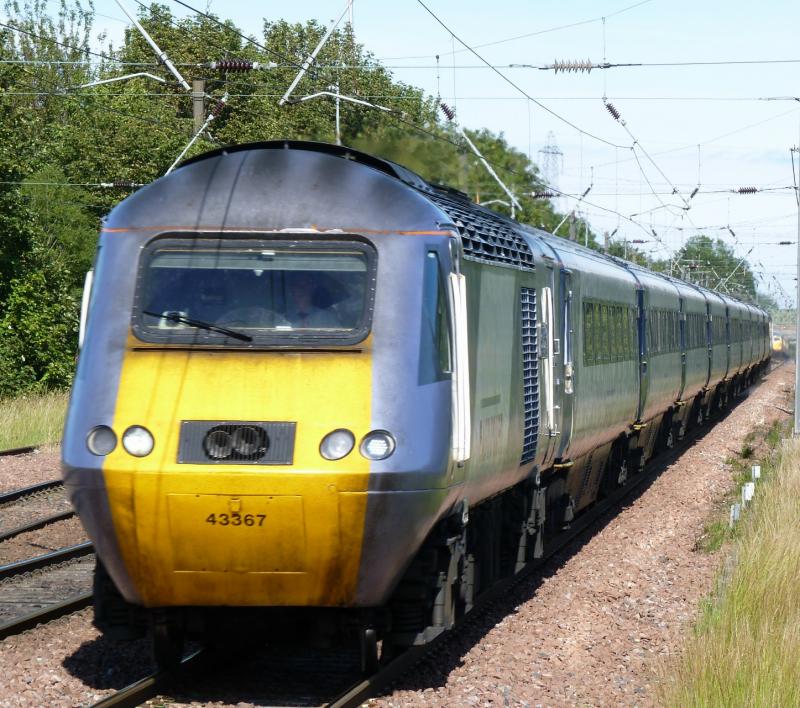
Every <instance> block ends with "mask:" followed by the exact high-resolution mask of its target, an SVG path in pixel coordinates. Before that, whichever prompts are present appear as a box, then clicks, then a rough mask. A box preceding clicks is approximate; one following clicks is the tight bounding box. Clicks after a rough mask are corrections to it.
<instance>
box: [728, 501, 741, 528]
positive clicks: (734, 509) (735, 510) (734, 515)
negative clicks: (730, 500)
mask: <svg viewBox="0 0 800 708" xmlns="http://www.w3.org/2000/svg"><path fill="white" fill-rule="evenodd" d="M740 510H741V507H740V506H739V505H738V504H731V515H730V519H729V520H728V526H730V527H731V528H733V527H734V526H735V525H736V522H737V521H738V520H739V512H740Z"/></svg>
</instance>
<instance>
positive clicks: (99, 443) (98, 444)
mask: <svg viewBox="0 0 800 708" xmlns="http://www.w3.org/2000/svg"><path fill="white" fill-rule="evenodd" d="M116 446H117V436H116V435H115V434H114V431H113V430H111V428H109V427H108V426H107V425H97V426H95V427H94V428H92V429H91V430H90V431H89V434H88V435H87V436H86V447H88V448H89V452H91V453H92V454H93V455H108V454H110V453H111V452H113V450H114V448H115V447H116Z"/></svg>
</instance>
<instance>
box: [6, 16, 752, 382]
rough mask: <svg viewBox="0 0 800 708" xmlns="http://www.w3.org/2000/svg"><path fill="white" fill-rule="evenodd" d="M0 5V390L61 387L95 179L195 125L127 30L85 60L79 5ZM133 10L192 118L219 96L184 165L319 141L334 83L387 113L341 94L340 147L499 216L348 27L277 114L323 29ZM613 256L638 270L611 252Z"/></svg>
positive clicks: (461, 144) (89, 251)
mask: <svg viewBox="0 0 800 708" xmlns="http://www.w3.org/2000/svg"><path fill="white" fill-rule="evenodd" d="M4 9H5V14H6V16H7V17H8V18H9V19H8V23H9V24H11V25H13V26H14V27H17V28H19V29H21V30H24V32H15V31H12V30H9V29H2V30H0V59H5V60H18V59H24V60H30V61H33V62H35V63H27V64H19V63H6V64H2V63H0V323H2V328H0V377H2V381H1V382H0V395H3V394H7V393H9V392H13V391H15V390H28V389H31V388H35V387H54V386H61V385H65V384H66V383H67V382H68V381H69V371H70V370H71V362H72V358H73V355H74V349H75V337H74V325H75V321H76V320H77V309H78V300H79V297H78V295H79V289H80V286H81V283H82V280H83V274H84V272H85V271H86V269H87V268H89V267H90V264H91V261H92V257H93V252H94V247H95V243H96V234H97V232H98V230H99V226H100V219H101V218H102V217H103V216H104V215H105V214H107V213H108V211H109V210H110V209H112V208H113V207H114V206H115V205H116V204H117V203H118V202H119V201H120V200H121V199H123V198H124V197H126V196H127V195H128V194H129V193H130V189H129V188H119V189H109V188H107V187H102V186H99V183H105V184H106V185H107V184H108V183H113V182H119V181H130V182H133V183H147V182H150V181H152V180H154V179H156V178H158V177H159V176H161V175H163V174H164V172H165V171H166V170H167V168H168V167H169V166H170V165H171V164H172V163H173V161H174V160H175V159H176V158H177V156H178V155H179V154H180V153H181V151H182V150H183V149H184V147H185V146H186V145H187V144H188V142H189V140H190V139H191V137H192V135H193V134H194V130H195V121H194V116H193V106H192V99H191V98H190V96H188V95H187V93H186V91H185V90H184V89H183V88H182V87H181V86H180V84H179V83H178V81H177V80H176V79H175V77H173V76H172V75H171V74H169V72H167V71H166V70H165V69H164V67H163V66H158V63H157V61H156V57H155V56H154V53H153V50H152V48H151V47H150V46H149V45H148V43H147V42H146V41H145V39H144V38H143V37H142V36H141V35H140V34H139V33H138V32H137V31H136V30H135V29H128V30H127V31H126V34H125V37H124V40H123V42H122V45H121V46H119V47H113V46H108V47H107V49H105V50H104V52H103V54H105V55H106V57H107V58H105V59H102V58H101V59H99V61H98V57H97V56H96V55H95V54H89V53H88V52H89V49H90V47H91V46H92V45H93V42H92V41H91V40H92V33H93V29H92V28H93V19H94V8H93V5H92V3H91V0H58V2H53V1H52V0H50V2H48V1H47V0H5V2H4ZM138 12H139V18H140V21H141V22H142V24H143V26H144V27H145V28H146V29H147V30H148V32H150V34H151V35H152V36H153V38H154V39H155V40H156V42H157V43H158V44H159V45H160V46H161V48H162V49H163V50H165V51H166V52H167V54H168V55H169V57H170V59H171V60H172V61H173V62H174V63H175V64H176V65H177V66H178V67H180V70H181V71H182V72H183V73H184V76H185V78H186V79H187V80H188V81H190V82H191V81H192V80H203V81H204V82H205V83H204V87H205V93H206V100H205V106H204V112H205V113H206V114H208V111H210V110H211V108H212V107H213V106H214V105H217V102H218V101H219V100H220V99H221V98H222V97H226V99H227V104H226V106H225V108H224V110H222V112H221V113H220V114H219V115H218V116H217V117H216V118H215V119H214V120H213V122H212V123H211V125H210V130H209V131H207V132H206V133H204V134H203V135H202V136H201V138H200V139H198V140H197V141H196V142H195V143H194V145H193V146H192V148H191V150H190V151H189V153H188V154H187V157H191V156H192V155H195V154H198V153H200V152H203V151H206V150H208V149H210V148H214V147H218V146H221V145H226V144H239V143H244V142H252V141H261V140H272V139H280V138H290V139H292V138H293V139H311V140H320V141H328V142H332V141H334V140H335V138H336V133H335V126H336V101H335V98H334V97H333V96H331V95H317V94H320V93H321V92H328V93H329V94H330V93H335V91H336V90H337V88H338V91H339V92H340V93H341V94H342V95H344V96H350V97H355V98H358V99H362V100H365V101H370V102H372V103H374V104H377V105H379V106H381V107H383V108H384V109H388V110H375V109H374V108H370V107H366V106H363V105H358V104H355V103H352V102H348V101H345V100H342V101H341V102H340V106H339V108H340V116H339V117H340V127H341V132H340V135H341V140H342V142H343V143H344V144H346V145H351V146H353V147H355V148H360V149H362V150H365V151H367V152H371V153H374V154H377V155H379V156H382V157H385V158H388V159H391V160H394V161H396V162H399V163H401V164H403V165H405V166H407V167H409V168H411V169H412V170H415V171H417V172H419V173H420V174H421V175H422V176H423V177H425V178H427V179H429V180H431V181H433V182H437V183H443V184H448V185H450V186H452V187H454V188H456V189H460V190H461V191H463V192H465V193H466V194H468V195H469V196H470V198H472V199H474V200H475V201H480V202H482V203H489V206H490V208H492V209H494V210H496V211H498V212H499V213H503V214H506V215H509V214H510V209H509V206H507V205H506V204H503V203H502V202H508V197H507V195H506V194H505V193H504V192H503V190H502V189H501V188H500V187H499V185H498V184H497V183H496V182H495V180H494V179H493V178H492V177H491V176H490V175H489V174H488V173H487V171H486V169H485V167H484V166H483V165H482V164H481V163H480V162H479V160H478V159H477V158H476V157H475V155H474V154H473V153H472V152H471V151H470V149H469V148H468V147H467V145H466V143H465V141H464V139H463V137H462V136H461V135H460V134H459V133H458V132H457V131H456V130H455V129H454V128H453V125H452V124H451V123H449V122H447V121H446V120H444V119H443V118H442V116H441V114H440V113H439V111H438V107H437V105H436V102H435V100H434V99H433V98H432V97H430V96H426V95H425V94H424V93H423V92H422V91H421V90H420V89H418V88H415V87H413V86H409V85H406V84H404V83H402V82H399V81H397V80H395V79H394V77H393V76H392V74H391V72H390V71H389V70H387V68H386V67H384V66H382V65H381V64H380V63H379V62H378V61H377V60H376V58H375V57H374V56H373V55H372V54H370V53H369V52H368V51H366V50H365V49H364V47H363V46H362V45H360V44H359V43H358V42H357V41H356V39H355V37H354V36H353V34H352V31H351V29H350V28H349V27H347V28H345V29H341V30H337V31H336V32H334V33H333V34H332V36H331V37H330V39H329V41H328V42H327V43H326V44H325V46H324V47H323V49H322V51H321V52H320V53H319V55H318V57H317V60H316V62H315V64H314V66H313V67H312V68H311V69H310V70H309V72H308V73H307V74H306V76H305V77H304V78H303V79H302V80H301V81H300V83H299V84H298V86H297V87H296V89H295V91H294V94H293V96H292V99H293V100H292V101H290V102H289V104H288V105H285V106H279V105H278V99H279V98H280V96H282V95H283V93H284V91H285V90H286V88H287V87H288V86H289V84H290V82H291V81H292V80H293V78H294V77H295V75H296V74H297V71H298V68H299V67H300V65H301V64H302V63H303V62H304V60H305V59H306V57H307V56H308V55H309V54H310V53H311V51H312V50H313V49H314V48H315V47H316V45H317V44H318V42H319V40H320V38H321V37H322V36H323V34H324V33H325V31H326V28H325V26H324V25H322V24H321V23H319V22H316V21H310V22H307V23H304V24H301V23H289V22H286V21H283V20H278V21H274V22H272V21H265V22H264V24H263V26H262V27H260V28H258V32H257V33H256V34H254V35H252V36H251V37H250V39H251V40H252V41H248V39H246V38H245V37H243V36H242V35H241V34H240V31H239V30H238V28H237V27H235V26H234V24H233V23H232V22H230V21H229V20H224V19H222V18H220V17H217V16H215V15H208V16H202V15H196V14H189V15H187V16H186V17H181V18H178V17H176V16H175V15H173V13H172V9H171V6H170V5H169V4H161V3H152V4H150V5H149V6H147V7H140V8H139V10H138ZM25 32H27V33H28V34H26V33H25ZM33 35H35V36H33ZM100 40H101V42H105V38H103V37H100ZM221 59H246V60H250V61H253V62H258V63H259V64H261V65H262V68H261V69H258V70H256V71H253V72H250V73H247V74H239V73H223V72H218V71H215V70H213V69H212V68H211V67H210V62H212V61H215V60H221ZM87 60H91V61H87ZM120 61H121V62H135V63H138V64H137V65H136V66H133V65H125V64H120ZM144 71H146V72H149V73H151V74H155V75H157V76H160V77H162V78H164V79H165V81H164V82H159V81H155V80H153V79H152V78H147V77H137V78H132V79H126V80H123V81H115V82H113V83H105V84H97V83H96V82H97V81H100V80H105V79H111V78H120V77H122V76H123V75H127V74H130V73H133V72H144ZM90 84H91V85H90ZM312 95H314V97H313V98H310V97H311V96H312ZM301 98H308V100H303V101H301V100H299V99H301ZM467 134H468V136H469V138H470V140H472V141H473V142H474V143H475V144H476V145H477V146H478V148H479V149H480V151H481V152H482V153H483V155H484V156H485V157H486V159H487V160H488V161H489V162H490V163H491V164H492V165H493V166H494V168H495V170H496V171H497V172H498V173H499V174H500V175H501V177H502V179H503V180H504V181H505V182H506V183H507V184H508V186H509V187H510V188H511V190H512V191H513V192H514V193H515V194H517V195H519V199H520V202H521V205H522V209H520V210H517V213H516V218H517V219H518V220H519V221H522V222H525V223H528V224H531V225H532V226H535V227H539V228H543V229H545V230H548V231H552V230H554V229H555V228H556V226H559V230H558V234H559V235H561V236H565V237H566V236H568V235H569V234H570V233H572V234H573V236H574V237H575V238H576V239H577V240H578V241H579V242H581V243H583V242H586V243H587V244H588V245H589V247H591V248H599V247H600V244H599V243H598V239H597V237H596V235H595V234H594V233H592V231H591V229H590V228H589V227H588V224H586V223H584V222H583V221H582V220H580V219H573V220H568V221H565V222H564V224H563V225H560V224H561V222H562V220H563V216H564V215H563V214H558V213H557V212H556V211H555V210H554V209H553V206H552V204H551V202H550V201H549V200H547V199H535V198H533V197H532V196H531V195H532V194H533V193H535V192H540V191H542V190H543V189H544V187H545V185H544V182H543V181H542V179H541V178H540V176H539V172H538V169H537V167H536V165H535V164H533V162H532V161H531V160H529V159H528V157H527V156H526V155H525V154H523V153H522V152H520V151H518V150H515V149H514V148H513V147H511V146H510V145H509V144H508V142H507V140H506V139H505V137H504V136H503V134H502V133H501V134H496V133H493V132H492V131H489V130H486V129H482V130H475V131H473V130H470V131H467ZM80 185H83V186H80ZM496 200H500V201H496ZM611 250H612V253H618V255H623V253H625V254H626V255H627V257H628V258H631V259H633V260H636V261H637V262H641V263H646V262H647V261H646V259H645V258H644V257H643V256H641V254H639V253H638V252H636V251H633V250H630V249H627V248H626V247H625V246H621V245H620V244H612V247H611ZM740 275H741V274H740Z"/></svg>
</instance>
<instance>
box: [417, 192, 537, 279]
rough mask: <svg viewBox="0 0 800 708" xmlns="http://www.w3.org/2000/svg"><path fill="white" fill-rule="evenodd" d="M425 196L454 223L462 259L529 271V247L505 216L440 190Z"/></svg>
mask: <svg viewBox="0 0 800 708" xmlns="http://www.w3.org/2000/svg"><path fill="white" fill-rule="evenodd" d="M426 196H427V197H428V199H430V200H431V201H432V202H433V203H434V204H436V206H438V207H439V208H440V209H442V210H443V211H444V212H446V213H447V215H448V216H449V217H450V218H451V219H452V220H453V222H454V223H455V224H456V226H458V230H459V233H460V234H461V242H462V244H463V246H464V256H465V257H466V258H470V259H472V260H476V261H481V262H484V263H495V264H502V265H507V266H510V267H513V268H522V269H524V270H533V253H531V249H530V248H529V247H528V244H527V243H525V240H524V239H523V238H522V237H521V236H520V235H519V234H518V233H517V232H516V231H514V229H513V228H511V226H509V224H508V222H507V221H506V220H505V219H503V218H502V217H500V216H496V215H494V214H492V213H491V212H486V211H484V210H481V209H477V208H475V207H474V205H472V203H471V202H468V201H466V200H463V199H459V198H457V197H454V196H450V195H448V194H445V193H443V192H434V193H433V194H426Z"/></svg>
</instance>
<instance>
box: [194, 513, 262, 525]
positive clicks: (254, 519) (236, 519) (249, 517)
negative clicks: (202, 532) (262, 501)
mask: <svg viewBox="0 0 800 708" xmlns="http://www.w3.org/2000/svg"><path fill="white" fill-rule="evenodd" d="M266 518H267V515H266V514H239V513H237V512H233V513H232V514H209V515H208V516H207V517H206V523H207V524H211V525H212V526H263V525H264V520H265V519H266Z"/></svg>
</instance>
